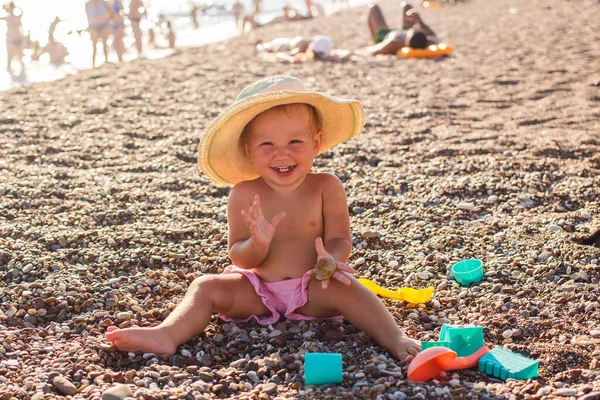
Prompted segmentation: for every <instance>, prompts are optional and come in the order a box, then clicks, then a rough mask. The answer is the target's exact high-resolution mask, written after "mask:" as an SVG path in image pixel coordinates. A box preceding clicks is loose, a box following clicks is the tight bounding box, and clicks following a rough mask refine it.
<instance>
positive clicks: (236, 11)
mask: <svg viewBox="0 0 600 400" xmlns="http://www.w3.org/2000/svg"><path fill="white" fill-rule="evenodd" d="M244 13H245V10H244V6H243V5H242V3H240V0H236V1H235V3H233V5H232V6H231V15H233V18H234V19H235V26H237V27H238V29H240V30H241V29H242V27H243V26H242V25H243V22H244Z"/></svg>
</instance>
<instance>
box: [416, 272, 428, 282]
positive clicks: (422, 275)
mask: <svg viewBox="0 0 600 400" xmlns="http://www.w3.org/2000/svg"><path fill="white" fill-rule="evenodd" d="M417 277H418V278H419V279H421V280H424V281H425V280H427V279H429V278H430V275H429V273H428V272H417Z"/></svg>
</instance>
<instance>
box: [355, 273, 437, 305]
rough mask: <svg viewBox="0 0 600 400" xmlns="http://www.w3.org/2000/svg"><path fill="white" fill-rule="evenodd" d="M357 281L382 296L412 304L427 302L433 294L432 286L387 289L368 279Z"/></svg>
mask: <svg viewBox="0 0 600 400" xmlns="http://www.w3.org/2000/svg"><path fill="white" fill-rule="evenodd" d="M358 281H359V282H360V283H361V284H362V285H363V286H364V287H366V288H367V289H369V290H370V291H371V292H373V293H375V294H378V295H380V296H382V297H388V298H390V299H395V300H404V301H406V302H408V303H413V304H420V303H427V302H428V301H429V299H431V295H432V294H433V286H429V287H428V288H425V289H412V288H408V287H403V288H400V289H396V290H389V289H384V288H382V287H381V286H379V285H378V284H376V283H375V282H373V281H371V280H369V279H364V278H361V279H359V280H358Z"/></svg>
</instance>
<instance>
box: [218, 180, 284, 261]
mask: <svg viewBox="0 0 600 400" xmlns="http://www.w3.org/2000/svg"><path fill="white" fill-rule="evenodd" d="M244 192H245V190H243V188H240V187H239V186H236V187H234V188H233V189H232V190H231V193H230V195H229V200H228V203H227V219H228V224H229V237H228V241H229V258H231V261H232V262H233V264H234V265H236V266H237V267H239V268H244V269H249V268H254V267H257V266H259V265H260V264H261V263H262V262H263V260H264V259H265V257H266V256H267V253H268V252H269V246H270V245H271V240H272V239H273V235H274V234H275V228H277V225H279V222H281V220H282V219H283V217H284V216H285V213H283V212H280V213H278V214H277V215H275V216H274V217H273V218H272V219H271V221H268V220H266V219H265V217H264V215H263V213H262V209H261V207H260V199H259V197H258V195H255V196H254V201H253V202H252V204H251V205H249V204H246V203H248V200H247V199H248V194H247V193H244ZM248 207H249V208H248ZM247 208H248V210H247V211H246V209H247Z"/></svg>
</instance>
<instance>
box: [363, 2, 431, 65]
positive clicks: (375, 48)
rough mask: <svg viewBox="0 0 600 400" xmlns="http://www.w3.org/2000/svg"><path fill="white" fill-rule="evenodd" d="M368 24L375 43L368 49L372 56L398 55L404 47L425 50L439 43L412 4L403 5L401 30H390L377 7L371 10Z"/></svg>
mask: <svg viewBox="0 0 600 400" xmlns="http://www.w3.org/2000/svg"><path fill="white" fill-rule="evenodd" d="M368 24H369V30H370V32H371V37H372V38H373V42H374V44H373V45H372V46H369V47H367V52H368V53H370V54H374V55H375V54H396V52H397V51H398V50H400V49H401V48H403V47H411V48H413V49H425V48H427V46H429V45H432V44H437V43H438V38H437V36H436V34H435V33H434V32H433V31H432V30H431V28H429V26H427V25H426V24H425V22H423V20H422V19H421V17H420V16H419V14H418V13H417V12H416V10H415V9H414V8H412V6H411V5H410V4H406V3H403V9H402V19H401V24H400V26H401V29H400V28H398V29H390V28H389V27H388V25H387V23H386V22H385V18H384V17H383V13H382V12H381V9H380V8H379V6H377V5H374V6H372V7H371V9H370V10H369V18H368Z"/></svg>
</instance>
